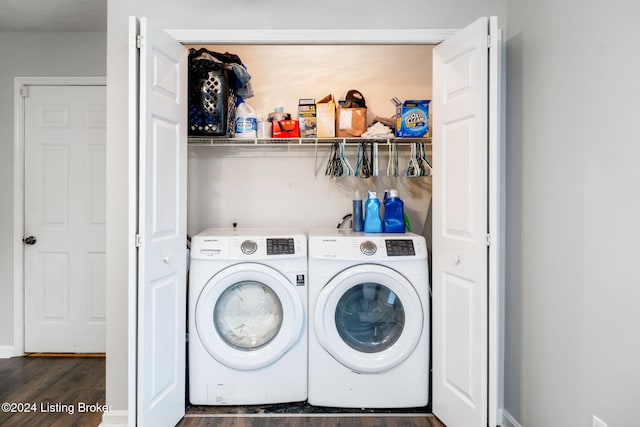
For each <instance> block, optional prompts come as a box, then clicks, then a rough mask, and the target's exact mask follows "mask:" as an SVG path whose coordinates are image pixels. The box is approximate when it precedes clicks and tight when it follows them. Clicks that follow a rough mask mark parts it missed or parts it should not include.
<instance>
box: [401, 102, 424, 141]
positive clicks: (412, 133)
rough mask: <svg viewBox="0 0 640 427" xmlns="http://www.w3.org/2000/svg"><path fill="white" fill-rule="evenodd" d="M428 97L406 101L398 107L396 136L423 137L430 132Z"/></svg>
mask: <svg viewBox="0 0 640 427" xmlns="http://www.w3.org/2000/svg"><path fill="white" fill-rule="evenodd" d="M430 102H431V101H430V100H427V99H422V100H410V101H404V102H403V103H402V104H401V105H398V106H397V107H396V137H398V138H422V137H425V136H427V134H428V132H429V103H430Z"/></svg>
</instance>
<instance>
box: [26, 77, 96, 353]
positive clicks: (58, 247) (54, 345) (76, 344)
mask: <svg viewBox="0 0 640 427" xmlns="http://www.w3.org/2000/svg"><path fill="white" fill-rule="evenodd" d="M26 88H27V89H28V91H27V94H26V97H25V100H24V108H25V110H24V117H25V129H24V138H25V139H24V144H25V145H24V147H25V166H24V174H25V178H24V185H25V188H24V194H25V196H24V212H25V218H24V232H25V238H26V239H25V240H24V241H25V246H24V286H25V289H24V298H25V299H24V304H25V310H24V316H25V351H26V352H55V353H93V352H100V353H102V352H104V351H105V346H106V343H105V243H106V242H105V237H106V236H105V224H106V221H105V207H106V162H105V160H106V157H105V143H106V133H105V125H106V114H105V111H106V109H105V105H106V104H105V97H106V91H105V86H36V85H34V86H26Z"/></svg>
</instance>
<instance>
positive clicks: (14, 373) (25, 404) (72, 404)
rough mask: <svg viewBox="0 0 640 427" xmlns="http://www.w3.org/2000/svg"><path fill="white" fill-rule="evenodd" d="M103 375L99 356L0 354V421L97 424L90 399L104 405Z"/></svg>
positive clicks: (69, 426) (11, 426)
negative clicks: (17, 355) (12, 355)
mask: <svg viewBox="0 0 640 427" xmlns="http://www.w3.org/2000/svg"><path fill="white" fill-rule="evenodd" d="M104 380H105V364H104V357H15V358H12V359H0V404H3V406H2V410H0V425H1V426H3V427H32V426H55V427H75V426H77V427H89V426H97V425H99V424H100V423H101V422H102V412H95V411H93V409H96V410H97V409H98V408H97V407H96V408H92V407H91V406H90V405H104V403H105V389H104ZM6 404H9V408H6ZM7 409H8V410H7Z"/></svg>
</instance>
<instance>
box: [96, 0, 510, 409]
mask: <svg viewBox="0 0 640 427" xmlns="http://www.w3.org/2000/svg"><path fill="white" fill-rule="evenodd" d="M505 4H506V0H459V1H449V2H442V1H437V0H401V1H396V2H394V3H393V4H390V3H384V2H383V3H372V2H370V1H367V0H352V1H349V2H344V1H339V0H323V1H303V2H293V3H292V2H291V1H289V0H272V1H269V2H266V3H265V2H256V1H255V0H237V1H221V0H206V1H205V0H193V1H190V2H188V3H184V2H183V3H179V2H175V1H168V0H162V1H157V0H138V1H136V2H131V1H129V0H110V2H109V8H108V14H109V22H108V42H107V43H108V47H107V51H108V70H107V79H108V83H107V84H108V88H107V104H108V106H107V118H108V123H107V140H108V146H107V180H108V184H107V187H108V188H107V200H108V201H109V204H108V206H107V228H108V233H107V235H108V237H107V317H108V319H109V323H108V325H107V403H108V404H110V405H112V406H113V409H114V410H124V409H127V398H128V393H127V323H126V320H127V319H126V309H127V304H126V301H127V288H126V286H127V254H126V252H125V251H124V248H126V247H127V242H128V241H129V240H128V239H130V238H131V236H128V235H127V212H128V209H129V205H128V201H127V190H128V186H127V177H126V174H125V173H124V171H125V170H126V167H127V162H128V157H127V155H128V154H127V124H128V116H127V17H128V16H129V15H134V16H146V17H148V18H149V19H150V21H151V22H153V24H154V25H155V26H157V27H159V28H165V29H189V28H194V29H201V28H217V29H225V28H357V29H358V28H434V29H444V28H461V27H464V26H465V25H467V24H469V23H471V22H472V21H474V20H475V19H476V18H478V17H479V16H486V15H497V16H498V17H499V18H500V19H501V20H502V21H504V18H505V15H506V9H505V8H506V6H505Z"/></svg>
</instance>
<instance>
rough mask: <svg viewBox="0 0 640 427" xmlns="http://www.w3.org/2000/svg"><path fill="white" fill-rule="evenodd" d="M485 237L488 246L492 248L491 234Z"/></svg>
mask: <svg viewBox="0 0 640 427" xmlns="http://www.w3.org/2000/svg"><path fill="white" fill-rule="evenodd" d="M485 237H486V243H487V246H491V234H490V233H487V235H486V236H485Z"/></svg>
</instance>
